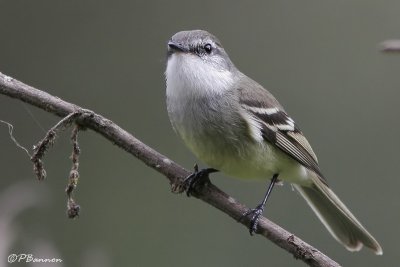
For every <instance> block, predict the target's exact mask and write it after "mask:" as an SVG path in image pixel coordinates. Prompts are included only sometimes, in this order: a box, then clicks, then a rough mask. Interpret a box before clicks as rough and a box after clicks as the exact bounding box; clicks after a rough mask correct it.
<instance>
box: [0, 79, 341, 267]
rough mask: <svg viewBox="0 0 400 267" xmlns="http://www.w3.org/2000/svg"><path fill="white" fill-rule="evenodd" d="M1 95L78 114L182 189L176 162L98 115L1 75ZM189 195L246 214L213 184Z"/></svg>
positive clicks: (326, 262)
mask: <svg viewBox="0 0 400 267" xmlns="http://www.w3.org/2000/svg"><path fill="white" fill-rule="evenodd" d="M0 94H4V95H7V96H9V97H12V98H17V99H19V100H21V101H24V102H26V103H29V104H31V105H34V106H36V107H39V108H41V109H44V110H46V111H48V112H50V113H53V114H56V115H58V116H60V117H65V116H67V115H68V114H71V113H75V114H77V115H76V116H77V117H76V118H75V122H76V123H77V124H79V125H80V126H83V127H87V128H89V129H92V130H94V131H96V132H97V133H99V134H101V135H103V136H104V137H105V138H107V139H108V140H109V141H111V142H112V143H114V144H116V145H117V146H119V147H121V148H122V149H124V150H125V151H127V152H128V153H130V154H132V155H133V156H135V157H136V158H138V159H140V160H141V161H143V162H144V163H145V164H146V165H148V166H149V167H151V168H153V169H155V170H157V171H158V172H160V173H162V174H163V175H165V176H166V177H167V178H168V179H169V181H170V183H171V185H172V189H178V191H181V190H179V188H181V186H180V185H181V183H182V180H183V179H184V178H185V177H187V176H188V175H189V174H190V173H189V172H188V171H187V170H185V169H183V168H182V167H181V166H179V165H178V164H176V163H175V162H173V161H171V160H170V159H168V158H167V157H165V156H163V155H162V154H160V153H158V152H157V151H155V150H154V149H152V148H150V147H148V146H147V145H145V144H144V143H142V142H140V141H139V140H138V139H136V138H135V137H133V136H132V135H131V134H129V133H128V132H126V131H125V130H123V129H122V128H120V127H119V126H118V125H116V124H115V123H113V122H112V121H110V120H108V119H106V118H104V117H102V116H101V115H98V114H96V113H94V112H90V111H88V110H85V109H83V108H81V107H79V106H76V105H74V104H71V103H68V102H66V101H63V100H61V99H59V98H57V97H54V96H52V95H50V94H48V93H46V92H43V91H40V90H38V89H35V88H33V87H31V86H29V85H26V84H24V83H22V82H19V81H17V80H15V79H13V78H10V77H8V76H5V75H3V74H1V73H0ZM192 195H193V196H195V197H197V198H199V199H201V200H203V201H204V202H206V203H208V204H210V205H212V206H214V207H215V208H217V209H219V210H221V211H222V212H224V213H226V214H227V215H229V216H230V217H232V218H233V219H235V220H236V221H238V220H239V218H240V217H241V216H242V214H243V213H244V212H245V211H247V208H246V207H245V206H244V205H242V204H240V203H238V202H236V200H235V199H233V198H232V197H230V196H229V195H227V194H226V193H224V192H223V191H221V190H220V189H218V188H217V187H216V186H214V185H212V184H208V183H207V184H206V185H205V186H204V187H199V188H198V190H197V191H194V192H192ZM240 223H242V224H243V225H245V226H246V227H249V224H250V222H249V220H248V219H245V220H243V221H240ZM258 229H259V230H258V232H257V233H258V234H260V235H262V236H264V237H266V238H267V239H269V240H271V241H272V242H274V243H275V244H276V245H278V246H279V247H281V248H283V249H285V250H286V251H288V252H289V253H291V254H292V255H293V256H294V257H295V258H296V259H300V260H302V261H303V262H305V263H307V264H308V265H309V266H324V267H327V266H331V267H332V266H339V264H338V263H336V262H335V261H333V260H332V259H330V258H329V257H327V256H326V255H324V254H323V253H322V252H320V251H319V250H317V249H316V248H314V247H312V246H310V245H309V244H307V243H305V242H304V241H302V240H301V239H299V238H298V237H296V236H294V235H293V234H291V233H289V232H287V231H286V230H284V229H283V228H281V227H279V226H278V225H276V224H274V223H273V222H271V221H269V220H267V219H265V218H264V217H263V218H261V219H260V221H259V227H258Z"/></svg>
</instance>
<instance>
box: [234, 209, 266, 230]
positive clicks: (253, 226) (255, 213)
mask: <svg viewBox="0 0 400 267" xmlns="http://www.w3.org/2000/svg"><path fill="white" fill-rule="evenodd" d="M263 211H264V205H263V204H259V205H258V206H257V207H256V208H255V209H249V210H248V211H246V212H245V213H243V215H242V217H240V219H239V221H242V220H243V219H244V218H245V217H247V216H249V215H250V216H251V219H250V226H249V232H250V235H253V234H254V233H255V232H257V228H258V221H259V220H260V217H261V216H262V213H263Z"/></svg>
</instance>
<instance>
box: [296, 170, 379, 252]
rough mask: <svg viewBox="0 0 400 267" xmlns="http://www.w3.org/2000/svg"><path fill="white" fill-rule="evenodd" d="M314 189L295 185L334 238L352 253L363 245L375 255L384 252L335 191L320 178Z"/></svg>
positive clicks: (315, 180)
mask: <svg viewBox="0 0 400 267" xmlns="http://www.w3.org/2000/svg"><path fill="white" fill-rule="evenodd" d="M313 180H314V184H313V186H312V187H305V186H300V185H294V186H295V188H296V189H297V190H298V191H299V192H300V194H301V195H302V196H303V197H304V199H305V200H306V201H307V203H308V205H310V207H311V208H312V209H313V211H314V212H315V214H316V215H317V216H318V218H319V219H320V220H321V222H322V223H323V224H324V225H325V227H326V228H327V229H328V231H329V232H330V233H331V234H332V236H333V237H334V238H335V239H336V240H337V241H339V242H340V243H341V244H343V245H344V246H345V247H346V248H347V249H348V250H350V251H358V250H360V249H361V248H362V246H363V245H365V246H366V247H368V248H370V249H372V250H373V251H374V252H375V254H377V255H382V253H383V251H382V248H381V246H380V245H379V243H378V242H377V241H376V240H375V238H374V237H373V236H372V235H371V234H370V233H369V232H368V231H367V230H366V229H365V228H364V227H363V226H362V225H361V223H360V222H359V221H358V220H357V219H356V217H355V216H354V215H353V214H352V213H351V212H350V210H349V209H348V208H347V207H346V206H345V205H344V204H343V203H342V201H340V199H339V198H338V197H337V196H336V195H335V193H333V191H332V190H331V189H330V188H329V187H328V186H327V185H325V184H324V183H323V182H322V181H321V180H320V179H319V178H318V177H316V176H314V177H313Z"/></svg>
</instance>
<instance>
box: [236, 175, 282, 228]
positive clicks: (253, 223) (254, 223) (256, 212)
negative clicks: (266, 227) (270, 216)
mask: <svg viewBox="0 0 400 267" xmlns="http://www.w3.org/2000/svg"><path fill="white" fill-rule="evenodd" d="M278 175H279V174H274V176H273V177H272V179H271V182H270V183H269V186H268V189H267V192H266V193H265V196H264V199H263V201H262V202H261V203H260V204H258V205H257V207H256V208H255V209H249V210H248V211H246V212H245V213H244V214H243V215H242V217H240V219H239V221H242V220H243V218H244V217H247V216H249V215H251V219H250V227H249V232H250V235H253V234H254V233H255V232H256V231H257V227H258V221H259V220H260V216H261V215H262V213H263V211H264V207H265V203H267V200H268V197H269V195H270V194H271V192H272V188H274V185H275V183H276V182H277V181H278Z"/></svg>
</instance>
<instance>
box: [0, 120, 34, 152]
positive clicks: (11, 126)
mask: <svg viewBox="0 0 400 267" xmlns="http://www.w3.org/2000/svg"><path fill="white" fill-rule="evenodd" d="M0 122H1V123H4V124H6V125H7V126H8V134H9V135H10V138H11V140H12V141H13V142H14V144H15V145H16V146H17V147H19V148H21V149H22V150H24V151H25V152H26V154H27V155H28V156H29V157H31V154H30V153H29V151H28V149H26V148H25V147H23V146H22V145H20V144H19V143H18V141H17V139H15V137H14V134H13V130H14V126H13V125H12V124H11V123H9V122H6V121H3V120H0Z"/></svg>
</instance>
